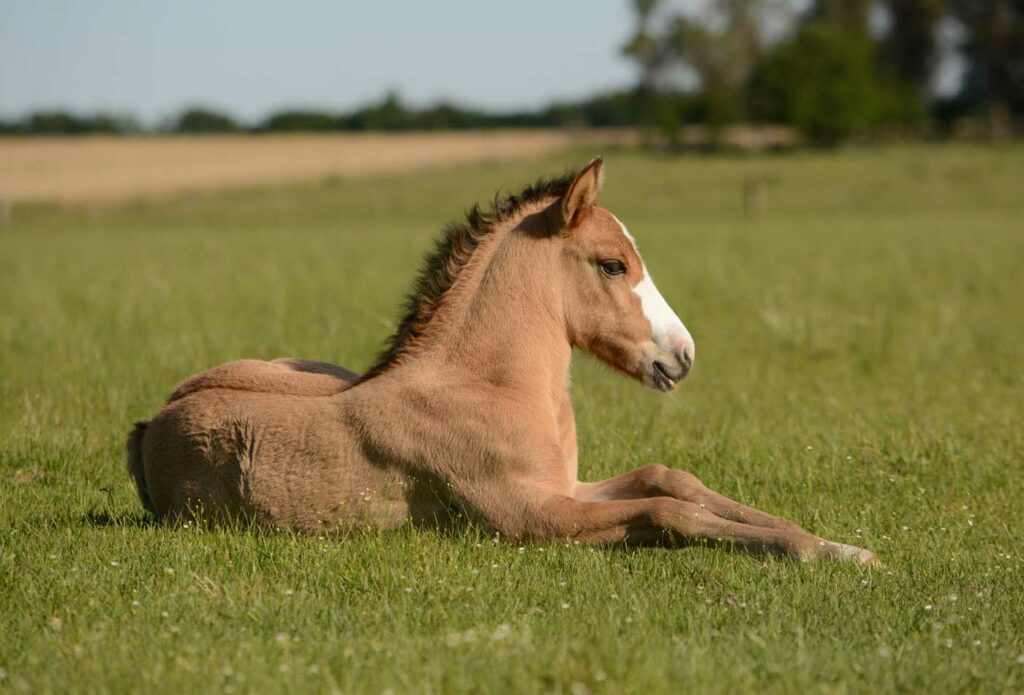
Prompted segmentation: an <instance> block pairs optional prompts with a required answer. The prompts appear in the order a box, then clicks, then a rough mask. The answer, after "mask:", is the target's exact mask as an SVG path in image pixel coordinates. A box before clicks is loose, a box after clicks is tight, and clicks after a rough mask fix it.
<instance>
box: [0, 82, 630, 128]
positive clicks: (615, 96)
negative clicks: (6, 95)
mask: <svg viewBox="0 0 1024 695" xmlns="http://www.w3.org/2000/svg"><path fill="white" fill-rule="evenodd" d="M643 114H644V105H643V103H642V100H641V99H640V98H639V96H638V94H637V93H636V92H635V91H632V90H628V91H623V92H615V93H610V94H605V95H599V96H596V97H593V98H591V99H586V100H582V101H578V102H567V103H556V104H552V105H550V106H547V107H545V108H543V109H538V110H536V111H510V112H488V111H482V110H478V109H471V108H465V107H462V106H458V105H456V104H452V103H439V104H435V105H432V106H428V107H424V108H414V107H411V106H408V105H407V104H405V103H404V102H403V101H402V99H401V98H400V97H399V96H398V95H397V94H394V93H392V94H388V95H387V96H386V97H384V98H383V99H382V100H381V101H379V102H377V103H375V104H370V105H368V106H364V107H361V108H358V109H355V110H353V111H347V112H332V111H326V110H308V109H307V110H285V111H279V112H277V113H274V114H272V115H270V116H269V117H268V118H266V119H264V120H262V121H260V122H258V123H244V122H242V121H239V120H237V119H235V118H234V117H233V116H231V115H230V114H228V113H225V112H221V111H217V110H213V109H207V108H188V109H185V110H184V111H182V112H181V113H180V114H178V115H177V116H175V117H174V118H173V119H170V120H168V121H167V122H165V123H164V124H162V125H160V126H158V127H156V128H154V129H151V131H149V132H155V133H178V134H198V133H293V132H333V131H406V130H465V129H471V128H472V129H486V128H541V127H567V126H579V127H608V126H632V125H638V124H640V123H641V120H642V117H643ZM142 132H147V131H146V129H144V128H143V127H141V126H140V125H139V122H138V121H137V120H136V119H134V118H132V117H130V116H122V115H112V114H102V113H101V114H95V115H78V114H73V113H68V112H65V111H47V112H39V113H33V114H30V115H29V116H27V117H25V118H23V119H21V120H17V121H12V122H2V121H0V133H3V134H8V135H82V134H89V133H93V134H111V135H130V134H136V133H142Z"/></svg>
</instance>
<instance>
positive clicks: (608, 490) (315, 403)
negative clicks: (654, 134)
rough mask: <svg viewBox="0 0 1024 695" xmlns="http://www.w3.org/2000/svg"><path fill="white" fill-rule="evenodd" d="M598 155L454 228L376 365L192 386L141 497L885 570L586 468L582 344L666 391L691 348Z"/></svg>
mask: <svg viewBox="0 0 1024 695" xmlns="http://www.w3.org/2000/svg"><path fill="white" fill-rule="evenodd" d="M602 167H603V164H602V160H601V159H600V158H598V159H595V160H594V161H592V162H591V163H590V164H588V165H587V166H586V167H585V168H584V169H583V170H582V171H580V172H579V173H578V174H576V175H575V176H571V177H566V178H563V179H559V180H555V181H549V182H541V183H539V184H537V185H535V186H533V187H529V188H527V189H525V190H524V191H522V192H521V193H520V194H518V195H514V196H510V197H507V198H505V199H501V200H498V201H497V202H496V204H495V207H494V209H493V210H491V211H490V212H489V213H481V212H480V211H479V209H474V211H473V212H471V213H470V215H469V219H468V221H467V223H466V224H464V225H457V226H452V227H450V228H449V229H448V230H447V232H446V234H445V236H444V238H443V239H442V240H441V241H440V242H439V244H438V247H437V250H436V251H435V252H434V253H433V255H431V256H430V257H429V258H428V259H427V263H426V266H425V270H424V272H423V274H422V276H421V277H420V279H419V281H418V283H417V285H416V288H415V291H414V293H413V295H412V297H411V298H410V301H409V306H408V315H407V316H406V318H405V319H404V320H403V322H402V323H401V325H400V327H399V328H398V331H397V332H396V334H395V335H394V337H393V338H392V339H391V342H390V346H389V348H388V349H387V350H386V351H385V353H384V354H383V355H382V357H381V358H380V360H379V361H378V362H377V364H375V365H374V366H373V367H372V368H371V369H370V370H369V371H368V372H367V373H366V374H364V375H363V376H361V377H359V376H357V375H356V374H354V373H353V372H349V371H348V370H345V369H343V368H341V367H335V366H333V365H327V364H324V363H319V362H304V361H299V360H284V361H281V360H276V361H274V362H262V361H258V360H244V361H241V362H233V363H229V364H226V365H222V366H220V367H216V368H214V369H212V370H210V371H208V372H205V373H202V374H199V375H197V376H195V377H192V378H191V379H189V380H188V381H186V382H185V383H184V384H182V385H181V386H179V388H178V389H177V390H176V391H175V393H174V395H173V396H172V398H171V401H170V402H169V403H168V404H167V405H166V406H165V407H164V409H163V410H161V411H160V413H158V414H157V415H156V417H155V418H153V420H151V421H150V422H149V423H139V424H138V425H136V428H135V430H134V431H133V432H132V434H131V435H130V437H129V440H128V467H129V470H130V472H131V474H132V475H133V476H134V478H135V481H136V483H137V486H138V491H139V496H140V497H141V499H142V502H143V504H144V505H145V506H146V507H147V509H149V510H151V511H152V512H153V513H154V514H155V515H156V516H157V517H158V518H181V517H190V516H192V515H194V514H196V513H197V510H200V509H202V511H203V513H204V514H208V515H213V516H215V517H221V518H247V519H254V520H258V521H264V522H269V523H271V524H274V525H278V526H288V527H292V528H297V529H300V530H303V531H307V532H317V533H319V532H323V531H328V530H332V529H334V530H337V529H345V528H358V527H361V526H363V527H365V526H367V525H369V526H375V527H381V528H388V527H394V526H397V525H399V524H402V523H403V522H407V521H411V522H412V523H415V524H426V525H431V524H444V523H446V522H448V521H450V520H451V515H452V514H453V513H457V512H458V511H462V512H465V513H467V514H469V515H471V516H473V517H475V518H476V519H478V520H479V521H480V522H481V523H482V524H483V525H485V526H486V527H487V528H489V529H491V530H493V531H495V532H498V533H500V534H501V535H502V536H504V537H506V538H508V539H513V540H516V541H518V540H522V539H533V540H538V541H563V542H564V541H572V540H577V541H586V542H600V543H618V542H624V541H625V542H666V543H670V544H680V545H681V544H689V543H694V542H707V543H725V544H730V545H735V546H738V547H741V548H744V549H748V550H751V551H762V552H764V551H767V552H771V553H775V554H779V555H786V556H789V557H793V558H798V559H801V560H811V559H816V558H833V559H839V560H849V561H852V562H856V563H859V564H861V565H867V564H874V563H875V562H876V560H875V557H874V555H873V554H872V553H870V552H869V551H867V550H863V549H861V548H856V547H853V546H849V545H843V544H839V543H832V542H829V541H826V540H823V539H821V538H818V537H816V536H814V535H812V534H810V533H808V532H807V531H804V530H803V529H802V528H800V527H799V526H797V525H796V524H795V523H793V522H791V521H786V520H784V519H781V518H778V517H775V516H772V515H770V514H766V513H764V512H760V511H758V510H756V509H753V508H751V507H747V506H744V505H742V504H740V503H738V502H734V501H732V500H730V499H728V498H726V497H724V496H722V495H720V494H718V493H716V492H713V491H711V490H709V489H708V488H706V487H705V486H704V485H703V484H701V482H700V481H699V480H697V478H695V477H694V476H693V475H691V474H689V473H685V472H683V471H677V470H671V469H669V468H666V467H664V466H661V465H651V466H647V467H645V468H641V469H639V470H635V471H632V472H630V473H625V474H623V475H620V476H618V477H616V478H612V479H610V480H604V481H601V482H590V483H584V482H580V481H579V479H578V478H577V461H576V430H575V423H574V420H573V411H572V405H571V403H570V401H569V391H568V387H567V386H568V378H569V360H570V354H571V352H572V348H573V347H579V348H581V349H584V350H587V351H588V352H590V353H592V354H594V355H596V356H597V357H598V358H600V359H601V360H603V361H604V362H606V363H608V364H609V365H611V366H612V367H614V368H615V369H617V370H619V371H620V372H622V373H624V374H626V375H629V376H632V377H633V378H635V379H637V380H639V381H641V382H643V383H644V384H646V385H648V386H650V387H652V388H656V389H659V390H661V391H671V390H672V389H674V388H675V387H676V385H677V383H678V382H679V381H680V380H682V379H683V378H684V377H685V376H686V375H687V372H689V370H690V367H691V365H692V364H693V359H694V343H693V340H692V338H691V337H690V334H689V332H688V331H687V330H686V328H685V327H684V326H683V324H682V322H681V321H680V320H679V318H678V317H677V316H676V314H675V313H674V312H673V311H672V309H671V308H670V307H669V306H668V304H667V303H666V302H665V300H664V299H663V298H662V296H661V294H660V293H659V292H658V290H657V289H656V288H655V286H654V283H653V282H652V281H651V277H650V275H649V274H648V273H647V270H646V268H645V267H644V264H643V261H642V260H641V259H640V256H639V254H638V252H637V248H636V245H635V243H634V242H633V238H632V237H631V236H630V235H629V232H627V231H626V228H625V227H624V226H623V225H622V223H620V222H619V221H618V219H616V218H615V216H614V215H612V214H611V213H610V212H608V211H607V210H605V209H603V208H601V207H599V206H598V205H597V197H598V192H599V190H600V188H601V181H602Z"/></svg>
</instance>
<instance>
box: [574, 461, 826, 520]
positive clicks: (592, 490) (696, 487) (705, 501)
mask: <svg viewBox="0 0 1024 695" xmlns="http://www.w3.org/2000/svg"><path fill="white" fill-rule="evenodd" d="M662 496H664V497H674V498H676V499H677V500H682V501H684V502H693V503H694V504H699V505H703V506H704V507H706V508H707V509H709V510H711V512H712V513H713V514H715V515H717V516H720V517H722V518H723V519H728V520H730V521H736V522H739V523H741V524H751V525H752V526H763V527H765V528H778V529H788V530H790V531H799V532H801V533H807V532H806V531H804V529H802V528H801V527H800V526H799V525H798V524H796V523H794V522H792V521H790V520H789V519H783V518H782V517H779V516H774V515H772V514H768V513H767V512H762V511H760V510H758V509H754V508H753V507H748V506H747V505H745V504H741V503H739V502H736V501H735V500H731V499H729V498H728V497H726V496H725V495H722V494H719V493H717V492H715V491H714V490H711V489H710V488H708V487H706V486H705V485H704V483H702V482H701V481H700V480H698V479H697V476H695V475H693V474H692V473H687V472H686V471H679V470H675V469H672V468H667V467H665V466H662V465H660V464H653V465H650V466H645V467H643V468H638V469H636V470H635V471H630V472H629V473H624V474H622V475H619V476H616V477H614V478H609V479H608V480H602V481H600V482H597V483H580V484H579V486H578V488H577V497H579V498H580V499H588V500H619V499H637V498H643V497H662Z"/></svg>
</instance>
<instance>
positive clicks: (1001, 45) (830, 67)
mask: <svg viewBox="0 0 1024 695" xmlns="http://www.w3.org/2000/svg"><path fill="white" fill-rule="evenodd" d="M633 5H634V10H635V15H636V30H635V33H634V35H633V37H632V38H631V39H630V41H629V42H628V43H627V45H626V46H625V47H624V49H623V51H624V53H625V55H626V56H627V57H629V58H630V59H631V60H632V61H634V63H635V64H636V65H637V66H638V68H639V72H640V75H641V78H640V83H639V86H638V88H637V91H638V93H639V94H640V95H641V100H642V101H643V102H644V103H645V105H646V106H645V108H646V114H645V117H644V120H645V121H646V122H648V123H651V124H655V125H656V126H657V127H658V130H659V131H660V132H661V133H662V134H663V135H664V136H665V137H666V138H667V139H668V140H669V141H672V140H673V139H674V138H675V137H676V134H677V133H678V132H679V125H680V124H682V123H686V122H691V121H699V122H702V123H705V124H707V125H708V126H710V127H711V130H712V131H714V130H716V129H720V128H721V127H722V126H725V125H729V124H732V123H781V124H788V125H791V126H794V127H795V128H797V129H798V130H800V131H801V132H802V133H803V134H804V136H805V137H806V138H808V139H809V140H810V141H812V142H818V143H833V142H837V141H840V140H843V139H846V138H850V137H856V136H858V135H866V136H873V135H878V134H884V133H896V134H903V135H907V134H910V135H913V134H943V133H948V132H950V130H951V129H952V127H953V126H954V125H955V124H957V123H958V122H962V121H963V120H965V119H974V120H975V122H981V123H984V125H985V127H986V128H987V132H988V134H989V135H990V136H991V137H992V138H993V139H996V140H998V139H1005V138H1006V137H1008V136H1009V135H1010V134H1011V133H1012V131H1013V129H1014V124H1015V122H1018V121H1019V120H1020V119H1021V117H1022V116H1024V0H811V1H810V2H808V1H807V0H803V1H799V0H719V1H718V2H714V3H706V4H705V7H704V9H703V10H701V11H698V12H694V11H693V10H692V7H693V6H692V5H691V6H689V7H687V6H680V5H679V4H678V3H675V4H673V3H672V2H669V1H667V0H633ZM956 63H958V64H959V65H960V66H961V67H962V70H961V71H960V74H959V75H952V77H954V78H958V79H956V80H955V84H954V87H955V88H954V89H953V90H951V91H943V90H939V89H936V82H937V81H939V78H943V77H944V78H949V77H950V76H951V75H949V74H946V75H942V74H941V72H942V71H943V70H944V71H945V72H947V73H949V72H950V71H951V70H953V69H954V64H956Z"/></svg>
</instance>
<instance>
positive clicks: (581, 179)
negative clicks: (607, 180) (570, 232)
mask: <svg viewBox="0 0 1024 695" xmlns="http://www.w3.org/2000/svg"><path fill="white" fill-rule="evenodd" d="M603 183H604V158H603V157H595V158H594V159H593V160H591V162H590V164H588V165H587V166H585V167H583V170H582V171H581V172H580V173H578V174H576V178H574V179H573V180H572V183H571V184H569V190H568V191H567V192H566V194H565V197H564V198H562V224H563V225H564V226H565V228H566V229H572V228H573V227H575V226H576V225H578V224H579V223H580V221H581V220H582V219H583V217H584V215H586V214H587V212H588V211H589V210H590V208H592V207H593V206H594V204H595V203H597V194H598V193H600V192H601V185H602V184H603Z"/></svg>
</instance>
